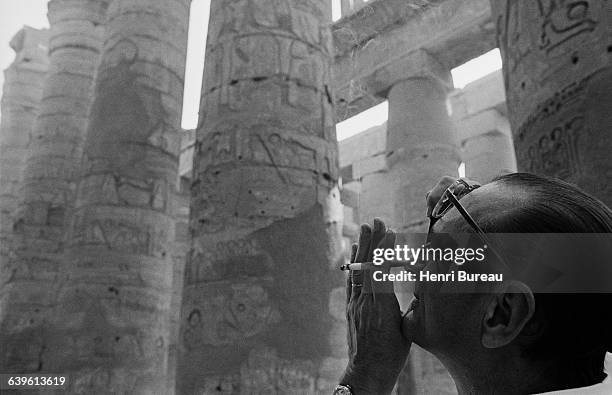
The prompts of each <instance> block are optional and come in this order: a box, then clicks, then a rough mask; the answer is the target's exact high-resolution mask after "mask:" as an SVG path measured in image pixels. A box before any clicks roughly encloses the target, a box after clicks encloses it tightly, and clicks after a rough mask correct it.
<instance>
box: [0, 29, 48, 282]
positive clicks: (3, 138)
mask: <svg viewBox="0 0 612 395" xmlns="http://www.w3.org/2000/svg"><path fill="white" fill-rule="evenodd" d="M48 36H49V31H48V30H37V29H33V28H31V27H27V26H26V27H24V28H23V29H21V30H20V31H19V33H17V34H16V35H15V37H13V39H12V40H11V43H10V45H11V48H13V50H14V51H15V54H16V56H15V60H14V61H13V63H12V64H11V65H10V66H9V68H7V69H6V70H5V71H4V87H3V89H2V92H3V94H2V122H1V123H0V269H6V268H8V265H7V264H6V262H7V260H8V259H9V254H10V251H11V247H10V243H11V240H12V234H13V223H14V219H15V218H14V215H15V212H16V211H17V208H18V207H19V200H20V198H19V193H20V192H21V189H22V185H21V184H22V176H23V170H24V167H25V158H26V155H27V152H28V144H29V143H30V139H31V137H32V128H33V126H34V121H35V120H36V116H37V115H38V109H39V104H40V99H41V97H42V87H43V82H44V78H45V75H46V72H47V68H48V64H49V61H48V57H47V45H48V41H49V40H48ZM9 275H10V274H9V273H6V272H1V271H0V281H4V280H3V279H5V278H7V277H8V276H9Z"/></svg>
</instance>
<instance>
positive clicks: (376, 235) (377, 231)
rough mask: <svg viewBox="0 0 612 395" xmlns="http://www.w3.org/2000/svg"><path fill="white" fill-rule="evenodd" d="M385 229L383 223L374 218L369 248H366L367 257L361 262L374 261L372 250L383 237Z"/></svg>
mask: <svg viewBox="0 0 612 395" xmlns="http://www.w3.org/2000/svg"><path fill="white" fill-rule="evenodd" d="M386 231H387V228H386V226H385V223H384V222H383V221H381V220H380V218H374V229H373V230H372V237H371V239H370V247H369V248H368V255H367V257H366V259H365V260H364V261H362V262H372V260H373V259H374V249H376V248H378V247H379V246H378V244H380V242H381V241H382V239H383V238H384V237H385V234H386Z"/></svg>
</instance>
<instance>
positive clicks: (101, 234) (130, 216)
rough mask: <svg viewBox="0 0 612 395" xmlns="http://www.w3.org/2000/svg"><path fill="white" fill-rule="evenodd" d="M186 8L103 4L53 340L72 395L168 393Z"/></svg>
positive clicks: (128, 0) (176, 0)
mask: <svg viewBox="0 0 612 395" xmlns="http://www.w3.org/2000/svg"><path fill="white" fill-rule="evenodd" d="M189 6H190V0H114V1H113V2H112V3H111V4H110V6H109V9H108V22H107V26H106V34H105V40H104V48H103V52H102V55H101V61H100V66H99V70H98V76H97V79H96V85H95V89H94V102H93V105H92V109H91V115H90V123H89V127H88V129H87V135H86V139H85V146H84V150H83V161H82V177H81V179H80V182H79V189H78V194H77V199H76V203H75V210H74V215H73V219H72V223H71V227H70V232H69V235H68V243H69V246H68V248H69V253H68V259H67V263H66V265H65V266H64V268H63V272H64V273H67V281H66V282H65V284H64V286H63V287H62V288H61V289H60V290H59V292H58V293H59V303H58V304H59V306H58V308H57V310H56V311H57V312H56V317H57V320H56V321H55V322H54V324H55V328H56V334H57V335H56V337H54V338H53V339H52V340H53V343H52V344H49V345H48V348H49V352H48V354H49V363H50V364H51V365H52V366H53V367H54V368H55V369H56V370H57V371H61V372H70V373H71V374H72V376H73V380H72V382H73V383H74V385H73V387H72V388H71V390H72V391H73V392H75V393H107V392H108V393H129V394H151V393H165V392H166V391H167V377H168V371H167V370H168V345H169V343H170V338H169V337H170V311H169V308H170V300H171V297H172V283H173V253H174V241H175V240H174V237H175V231H174V230H175V220H174V217H173V215H174V214H175V212H174V204H173V202H172V200H173V198H172V195H173V193H174V192H175V190H176V183H177V180H178V175H177V171H178V154H179V146H180V133H179V132H180V130H181V129H180V119H181V112H182V95H183V83H184V69H185V57H186V50H187V27H188V20H189ZM55 352H56V353H57V354H54V353H55ZM52 354H54V355H55V358H53V359H52V358H51V355H52Z"/></svg>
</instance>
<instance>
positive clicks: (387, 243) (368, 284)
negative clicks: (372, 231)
mask: <svg viewBox="0 0 612 395" xmlns="http://www.w3.org/2000/svg"><path fill="white" fill-rule="evenodd" d="M394 246H395V233H394V232H393V231H387V232H385V233H384V234H383V237H382V239H381V240H380V242H379V244H378V247H379V248H393V247H394ZM391 267H392V265H391V264H389V263H387V264H385V263H383V264H382V265H377V266H376V267H375V270H378V271H382V272H383V273H385V274H388V273H389V272H390V271H391ZM362 271H365V270H362ZM373 275H374V271H372V270H367V272H366V273H365V274H364V276H363V292H364V293H366V294H372V295H373V296H374V295H375V294H376V293H391V294H393V282H392V281H388V280H384V281H374V278H373Z"/></svg>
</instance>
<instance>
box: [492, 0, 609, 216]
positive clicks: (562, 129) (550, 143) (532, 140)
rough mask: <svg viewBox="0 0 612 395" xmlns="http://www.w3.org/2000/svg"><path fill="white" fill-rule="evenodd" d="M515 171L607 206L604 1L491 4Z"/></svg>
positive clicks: (512, 0) (497, 0)
mask: <svg viewBox="0 0 612 395" xmlns="http://www.w3.org/2000/svg"><path fill="white" fill-rule="evenodd" d="M492 5H493V14H494V18H495V21H496V23H497V40H498V45H499V47H500V49H501V51H502V56H503V61H504V78H505V85H506V92H507V103H508V110H509V118H510V121H511V124H512V129H513V135H514V144H515V146H516V152H517V162H518V167H519V170H524V171H530V172H534V173H538V174H544V175H549V176H555V177H560V178H563V179H565V180H568V181H570V182H574V183H577V184H578V185H580V186H582V187H583V188H585V189H586V190H587V191H589V192H591V193H593V194H595V195H596V196H598V197H599V198H601V199H602V200H603V201H604V202H606V203H607V204H612V184H611V183H610V182H609V181H610V179H611V177H612V164H611V163H610V160H609V155H610V151H611V150H612V139H610V136H609V134H610V130H611V127H612V113H611V112H610V111H609V108H610V105H611V104H612V85H611V84H612V79H611V76H612V69H611V68H610V59H611V57H612V41H611V40H610V37H611V33H612V7H610V4H609V1H604V0H586V1H575V0H537V1H518V0H494V1H492Z"/></svg>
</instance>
